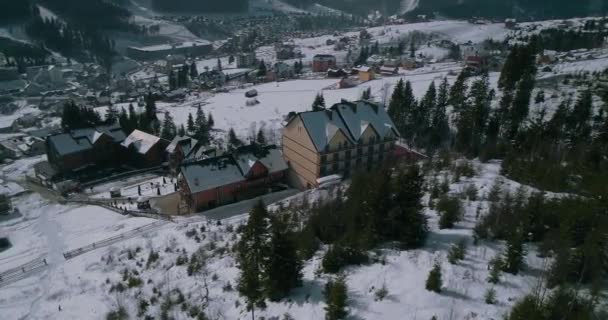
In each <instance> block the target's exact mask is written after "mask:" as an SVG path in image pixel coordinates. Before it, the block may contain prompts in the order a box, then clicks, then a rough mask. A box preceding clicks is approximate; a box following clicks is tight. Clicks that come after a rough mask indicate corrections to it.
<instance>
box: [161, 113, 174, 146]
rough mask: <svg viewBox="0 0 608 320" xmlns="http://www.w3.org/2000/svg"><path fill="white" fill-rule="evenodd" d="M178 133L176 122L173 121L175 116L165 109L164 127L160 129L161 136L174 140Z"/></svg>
mask: <svg viewBox="0 0 608 320" xmlns="http://www.w3.org/2000/svg"><path fill="white" fill-rule="evenodd" d="M175 133H176V127H175V123H174V122H173V117H171V114H170V113H169V111H165V119H164V120H163V125H162V129H161V131H160V137H161V138H163V139H165V140H173V138H174V137H175Z"/></svg>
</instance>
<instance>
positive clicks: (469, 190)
mask: <svg viewBox="0 0 608 320" xmlns="http://www.w3.org/2000/svg"><path fill="white" fill-rule="evenodd" d="M464 194H465V196H466V197H467V199H469V200H470V201H477V187H475V185H474V184H472V183H471V184H469V185H468V186H467V187H466V188H465V189H464Z"/></svg>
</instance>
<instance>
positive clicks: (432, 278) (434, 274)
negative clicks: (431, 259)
mask: <svg viewBox="0 0 608 320" xmlns="http://www.w3.org/2000/svg"><path fill="white" fill-rule="evenodd" d="M442 285H443V284H442V280H441V265H440V264H439V262H436V263H435V265H434V266H433V269H431V271H430V272H429V276H428V277H427V279H426V290H428V291H433V292H437V293H440V292H441V286H442Z"/></svg>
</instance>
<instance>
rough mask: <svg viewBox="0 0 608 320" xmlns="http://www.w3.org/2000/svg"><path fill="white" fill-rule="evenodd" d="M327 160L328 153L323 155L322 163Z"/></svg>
mask: <svg viewBox="0 0 608 320" xmlns="http://www.w3.org/2000/svg"><path fill="white" fill-rule="evenodd" d="M325 162H327V156H326V155H322V156H321V163H325Z"/></svg>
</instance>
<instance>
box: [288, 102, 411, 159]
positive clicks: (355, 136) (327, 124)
mask: <svg viewBox="0 0 608 320" xmlns="http://www.w3.org/2000/svg"><path fill="white" fill-rule="evenodd" d="M299 116H300V118H301V119H302V122H303V123H304V127H306V130H307V131H308V134H309V135H310V138H311V139H312V141H313V143H314V145H315V147H316V148H317V150H318V151H322V150H324V149H325V147H326V146H327V144H328V143H329V142H330V141H331V139H332V138H333V137H334V135H335V134H336V132H337V131H338V130H341V131H342V132H343V133H344V134H345V135H346V137H347V138H348V139H349V141H350V142H351V143H356V142H358V141H359V138H361V134H362V133H363V132H364V131H365V129H366V128H367V127H368V126H371V127H372V128H373V129H374V130H375V131H376V132H377V133H378V134H379V135H380V137H381V138H384V137H386V135H387V134H388V133H389V132H392V133H393V134H394V135H395V136H399V132H398V131H397V129H396V128H395V125H394V123H393V121H392V120H391V118H390V117H389V115H388V113H387V112H386V110H385V109H384V107H383V106H380V105H376V104H373V103H371V102H368V101H355V102H347V101H342V102H340V103H336V104H334V105H333V106H331V107H330V108H329V109H327V110H323V111H309V112H302V113H300V114H299Z"/></svg>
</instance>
